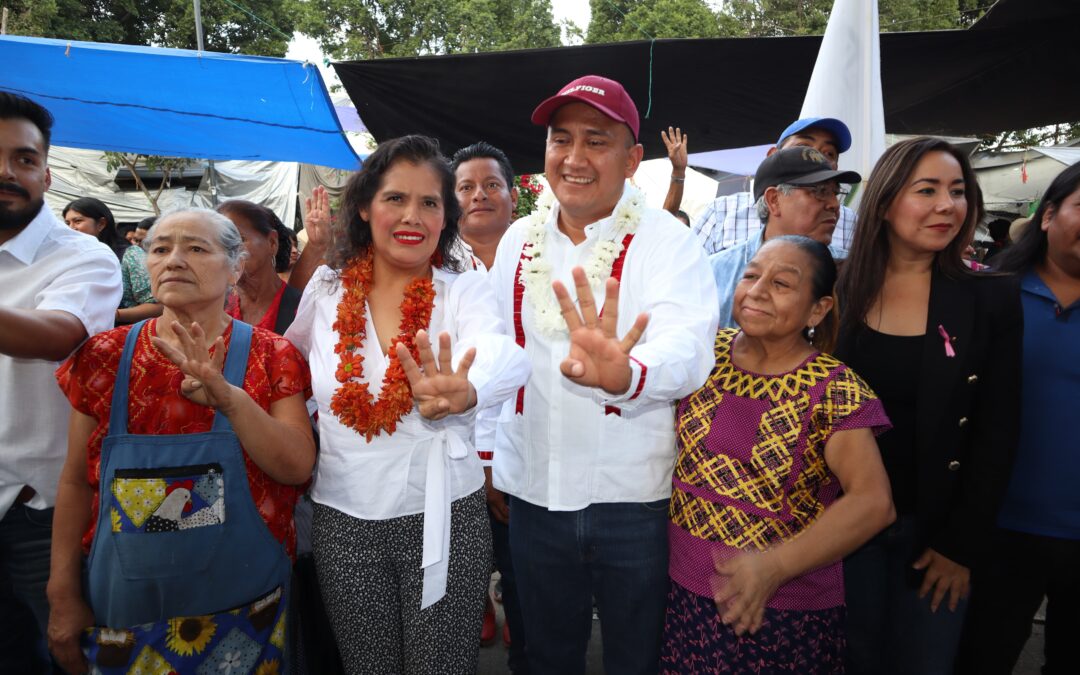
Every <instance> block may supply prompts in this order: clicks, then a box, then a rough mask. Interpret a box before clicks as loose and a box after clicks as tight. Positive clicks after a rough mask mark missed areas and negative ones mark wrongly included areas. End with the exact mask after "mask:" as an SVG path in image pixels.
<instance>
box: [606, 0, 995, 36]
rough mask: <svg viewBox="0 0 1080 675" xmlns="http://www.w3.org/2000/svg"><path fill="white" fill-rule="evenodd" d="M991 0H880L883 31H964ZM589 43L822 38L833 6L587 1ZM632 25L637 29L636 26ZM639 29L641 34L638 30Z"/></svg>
mask: <svg viewBox="0 0 1080 675" xmlns="http://www.w3.org/2000/svg"><path fill="white" fill-rule="evenodd" d="M991 4H993V2H992V0H878V14H879V17H880V20H881V29H882V30H883V31H892V30H897V31H916V30H938V29H948V28H966V27H967V26H969V25H971V24H972V23H974V21H975V20H976V19H978V18H979V17H980V16H982V14H983V12H984V11H985V10H986V8H988V7H989V6H990V5H991ZM590 5H591V7H592V21H591V22H590V23H589V29H588V37H587V39H586V41H587V42H591V43H598V42H619V41H622V40H640V39H643V38H645V35H644V34H643V31H644V32H647V33H648V34H649V35H652V36H653V37H658V38H659V37H725V36H734V37H741V36H749V37H778V36H783V35H820V34H822V33H824V32H825V26H826V25H827V24H828V22H829V12H831V11H832V7H833V0H723V1H722V2H717V1H713V2H706V0H590ZM634 24H637V26H635V25H634ZM638 26H639V27H640V29H639V28H638Z"/></svg>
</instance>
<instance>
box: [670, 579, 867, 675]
mask: <svg viewBox="0 0 1080 675" xmlns="http://www.w3.org/2000/svg"><path fill="white" fill-rule="evenodd" d="M845 648H846V640H845V636H844V608H843V607H833V608H831V609H823V610H815V611H797V610H782V609H770V608H766V609H765V620H764V622H763V623H762V624H761V628H759V629H758V631H757V632H756V633H754V634H753V635H750V634H749V633H744V634H743V635H742V636H741V637H740V636H738V635H735V631H734V630H733V629H732V628H729V627H728V626H725V625H724V624H723V622H721V621H720V613H719V612H718V611H717V609H716V603H715V602H713V600H712V598H705V597H702V596H700V595H697V594H695V593H691V592H690V591H688V590H686V589H685V588H683V587H682V586H680V585H678V584H677V583H675V582H674V581H673V582H671V591H670V592H669V593H668V605H667V616H666V618H665V620H664V640H663V646H662V647H661V652H660V672H661V673H665V674H674V673H679V674H684V675H690V674H700V675H705V674H707V673H708V674H712V673H732V674H733V675H744V674H749V673H753V674H755V675H769V674H771V673H799V675H835V674H842V673H843V672H844V652H845Z"/></svg>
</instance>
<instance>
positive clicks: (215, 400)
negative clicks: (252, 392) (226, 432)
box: [151, 321, 239, 414]
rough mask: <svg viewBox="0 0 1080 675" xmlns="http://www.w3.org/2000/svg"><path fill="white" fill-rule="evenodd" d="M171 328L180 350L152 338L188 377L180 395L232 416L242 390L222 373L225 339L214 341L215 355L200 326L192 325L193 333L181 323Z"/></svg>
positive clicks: (159, 348)
mask: <svg viewBox="0 0 1080 675" xmlns="http://www.w3.org/2000/svg"><path fill="white" fill-rule="evenodd" d="M170 328H172V331H173V334H174V335H176V337H177V339H178V340H179V341H180V347H179V348H177V347H176V346H174V345H172V344H169V343H168V342H166V341H165V340H164V339H162V338H160V337H157V336H155V337H153V338H151V339H152V341H153V343H154V346H155V347H157V348H158V350H159V351H160V352H161V353H162V354H164V355H165V356H166V357H167V358H168V359H169V360H170V361H172V362H173V363H174V364H175V365H176V367H177V368H179V369H180V372H182V373H183V374H184V380H183V381H182V382H181V383H180V393H181V394H183V395H184V397H185V398H187V399H188V400H190V401H192V402H194V403H198V404H199V405H205V406H210V407H211V408H216V409H218V410H220V411H222V412H223V413H225V414H228V413H229V411H230V409H231V407H232V406H233V405H234V402H235V395H236V393H237V391H239V390H238V389H237V387H234V386H233V385H231V384H229V382H228V381H227V380H226V379H225V376H224V375H223V374H222V372H221V370H222V366H223V364H224V363H225V340H224V338H221V337H219V338H218V339H216V340H214V353H213V355H211V354H210V345H208V344H207V343H206V333H205V332H204V331H203V329H202V327H201V326H200V325H199V324H198V323H192V324H191V330H190V331H189V330H188V329H186V328H184V326H183V325H181V324H180V322H179V321H174V322H173V323H172V326H170Z"/></svg>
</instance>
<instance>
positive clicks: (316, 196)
mask: <svg viewBox="0 0 1080 675" xmlns="http://www.w3.org/2000/svg"><path fill="white" fill-rule="evenodd" d="M304 213H305V215H304V231H305V232H307V236H308V244H309V245H312V246H315V247H317V248H319V249H325V248H326V247H327V246H329V245H330V239H331V233H330V196H329V195H328V194H327V193H326V188H324V187H323V186H321V185H318V186H316V187H315V189H313V190H312V191H311V196H310V197H306V198H305V199H304Z"/></svg>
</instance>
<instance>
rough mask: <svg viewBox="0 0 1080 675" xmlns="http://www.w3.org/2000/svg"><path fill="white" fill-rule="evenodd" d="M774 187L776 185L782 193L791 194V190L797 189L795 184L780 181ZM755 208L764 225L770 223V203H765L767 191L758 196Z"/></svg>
mask: <svg viewBox="0 0 1080 675" xmlns="http://www.w3.org/2000/svg"><path fill="white" fill-rule="evenodd" d="M772 187H775V188H776V189H777V190H779V191H780V194H782V195H789V194H791V191H792V190H794V189H795V188H794V187H793V186H791V185H788V184H787V183H780V184H779V185H774V186H772ZM765 189H766V190H768V189H769V188H765ZM754 208H755V209H756V210H757V217H758V220H760V221H761V225H762V227H764V226H765V225H768V224H769V205H768V204H766V203H765V193H764V192H762V193H761V196H760V197H758V200H757V202H755V203H754Z"/></svg>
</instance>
